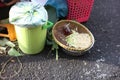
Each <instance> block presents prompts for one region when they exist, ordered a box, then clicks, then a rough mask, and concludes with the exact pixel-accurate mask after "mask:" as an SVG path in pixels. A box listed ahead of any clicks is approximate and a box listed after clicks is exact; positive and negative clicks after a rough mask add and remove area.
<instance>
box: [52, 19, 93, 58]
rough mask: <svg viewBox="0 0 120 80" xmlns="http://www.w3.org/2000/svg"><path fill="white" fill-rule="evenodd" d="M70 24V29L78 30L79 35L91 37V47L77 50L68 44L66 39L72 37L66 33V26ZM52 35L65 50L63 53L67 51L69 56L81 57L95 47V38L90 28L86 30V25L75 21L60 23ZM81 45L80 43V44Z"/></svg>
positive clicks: (55, 26)
mask: <svg viewBox="0 0 120 80" xmlns="http://www.w3.org/2000/svg"><path fill="white" fill-rule="evenodd" d="M68 24H69V26H68V27H69V29H70V30H76V32H77V33H79V34H87V35H89V38H90V43H89V46H87V47H85V48H75V47H73V46H69V45H68V43H67V42H66V37H67V36H69V35H71V34H69V32H68V33H66V32H65V28H64V27H65V25H68ZM52 35H53V38H54V40H55V42H56V43H57V44H58V45H59V46H60V47H62V48H63V51H65V52H66V53H67V54H70V55H74V56H79V55H82V54H84V52H86V51H88V50H90V49H91V48H92V47H93V45H94V42H95V40H94V36H93V34H92V33H91V32H90V30H89V29H88V28H86V27H85V26H84V25H82V24H80V23H79V22H76V21H73V20H61V21H58V22H57V23H56V24H55V25H54V26H53V29H52ZM78 43H79V42H78Z"/></svg>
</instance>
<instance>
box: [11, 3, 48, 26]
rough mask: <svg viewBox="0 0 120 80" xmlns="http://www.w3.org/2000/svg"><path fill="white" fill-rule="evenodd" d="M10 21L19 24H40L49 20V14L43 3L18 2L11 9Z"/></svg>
mask: <svg viewBox="0 0 120 80" xmlns="http://www.w3.org/2000/svg"><path fill="white" fill-rule="evenodd" d="M9 21H10V23H12V24H15V25H18V26H24V27H32V26H39V25H44V24H45V23H46V22H47V21H48V14H47V11H46V9H45V8H44V7H43V6H41V5H38V4H34V3H32V2H18V3H17V4H15V5H14V6H12V7H11V9H10V12H9Z"/></svg>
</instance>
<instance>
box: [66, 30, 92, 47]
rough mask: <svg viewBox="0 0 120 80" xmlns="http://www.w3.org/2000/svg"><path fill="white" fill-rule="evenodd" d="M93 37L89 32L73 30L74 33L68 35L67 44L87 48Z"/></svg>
mask: <svg viewBox="0 0 120 80" xmlns="http://www.w3.org/2000/svg"><path fill="white" fill-rule="evenodd" d="M91 41H92V40H91V37H90V35H89V34H87V33H78V32H76V31H74V30H72V34H70V35H69V36H67V37H66V42H67V45H68V46H70V47H75V48H76V49H80V48H81V49H85V48H88V47H89V46H90V45H91Z"/></svg>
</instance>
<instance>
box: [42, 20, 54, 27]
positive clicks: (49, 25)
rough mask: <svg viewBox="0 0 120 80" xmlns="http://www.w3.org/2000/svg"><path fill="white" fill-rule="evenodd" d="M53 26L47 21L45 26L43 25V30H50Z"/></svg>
mask: <svg viewBox="0 0 120 80" xmlns="http://www.w3.org/2000/svg"><path fill="white" fill-rule="evenodd" d="M52 26H53V23H52V22H50V21H47V24H45V25H43V27H42V28H43V29H47V28H50V27H52Z"/></svg>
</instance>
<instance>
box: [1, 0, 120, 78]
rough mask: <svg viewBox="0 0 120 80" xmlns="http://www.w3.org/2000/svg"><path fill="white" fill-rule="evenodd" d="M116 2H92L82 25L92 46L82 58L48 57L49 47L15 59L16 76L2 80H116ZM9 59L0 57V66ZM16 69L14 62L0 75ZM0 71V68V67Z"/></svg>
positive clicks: (119, 37) (119, 35)
mask: <svg viewBox="0 0 120 80" xmlns="http://www.w3.org/2000/svg"><path fill="white" fill-rule="evenodd" d="M119 3H120V0H95V2H94V6H93V9H92V12H91V15H90V18H89V20H88V21H87V22H86V23H83V24H84V25H85V26H86V27H87V28H88V29H89V30H90V31H91V32H92V33H93V35H94V37H95V44H94V46H93V48H91V49H90V50H89V51H88V52H86V53H85V54H84V55H82V56H79V57H73V56H70V55H67V54H65V53H64V52H63V51H62V49H61V48H60V49H59V60H58V61H56V60H55V52H52V53H51V54H49V55H48V52H49V50H50V46H46V47H45V49H44V50H43V51H42V52H41V53H40V54H37V55H33V56H23V57H19V59H20V61H21V63H22V66H23V67H22V70H21V71H20V73H19V74H18V75H17V76H15V77H13V78H11V79H6V80H120V21H119V20H120V4H119ZM8 59H9V57H5V56H2V57H0V63H3V62H5V61H6V60H8ZM19 68H20V64H19V63H18V62H17V59H16V58H14V59H13V61H12V62H11V63H10V64H8V65H7V67H6V71H7V72H5V74H4V76H8V77H9V76H10V75H12V74H14V71H15V70H18V69H19ZM0 69H1V67H0Z"/></svg>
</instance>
